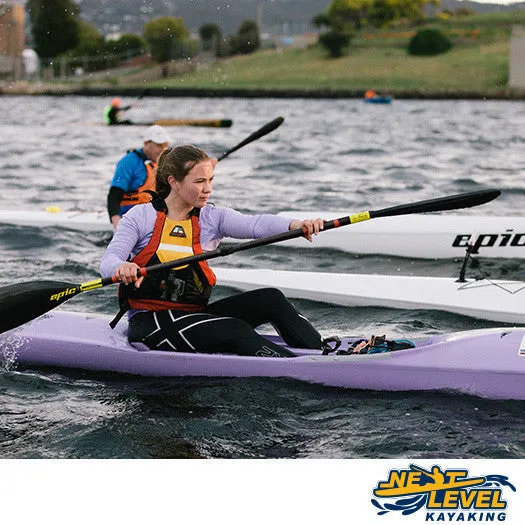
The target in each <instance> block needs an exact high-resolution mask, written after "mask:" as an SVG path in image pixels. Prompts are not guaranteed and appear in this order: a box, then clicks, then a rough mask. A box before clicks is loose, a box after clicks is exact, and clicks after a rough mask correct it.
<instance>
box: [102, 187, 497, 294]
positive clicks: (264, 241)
mask: <svg viewBox="0 0 525 525" xmlns="http://www.w3.org/2000/svg"><path fill="white" fill-rule="evenodd" d="M500 194H501V192H500V191H499V190H482V191H476V192H470V193H461V194H459V195H452V196H449V197H440V198H438V199H430V200H424V201H418V202H414V203H411V204H401V205H399V206H392V207H390V208H383V209H381V210H375V211H374V210H371V211H363V212H360V213H356V214H353V215H349V216H346V217H340V218H339V219H333V220H331V221H325V222H324V224H323V230H321V231H328V230H333V229H335V228H340V227H341V226H348V225H349V224H355V223H357V222H363V221H367V220H369V219H374V218H379V217H390V216H395V215H411V214H414V213H428V212H436V211H446V210H453V209H458V208H469V207H471V206H478V205H480V204H485V203H487V202H490V201H491V200H493V199H495V198H496V197H498V196H499V195H500ZM304 234H305V232H304V230H303V229H302V228H297V229H295V230H290V231H287V232H283V233H278V234H276V235H270V236H267V237H261V238H260V239H255V240H253V241H248V242H245V243H242V244H239V245H237V246H228V247H223V248H217V249H216V250H211V251H209V252H204V253H200V254H197V255H191V256H190V257H184V258H182V259H178V260H176V261H168V262H166V263H161V264H155V265H152V266H148V267H147V268H141V269H140V270H139V271H138V272H137V276H138V277H145V276H147V275H150V274H151V273H153V272H158V271H162V270H166V269H169V268H178V267H180V266H185V265H187V264H190V263H194V262H199V261H204V260H210V259H216V258H218V257H225V256H227V255H231V254H232V253H237V252H242V251H245V250H251V249H252V248H258V247H259V246H267V245H268V244H275V243H277V242H282V241H288V240H290V239H296V238H298V237H303V236H304ZM100 281H101V286H106V285H108V284H114V283H116V282H118V281H117V280H116V279H115V277H106V278H104V279H101V280H100Z"/></svg>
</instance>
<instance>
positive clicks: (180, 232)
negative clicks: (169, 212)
mask: <svg viewBox="0 0 525 525" xmlns="http://www.w3.org/2000/svg"><path fill="white" fill-rule="evenodd" d="M170 237H186V232H185V231H184V228H183V227H182V226H181V225H180V224H177V226H175V227H174V228H173V230H171V233H170Z"/></svg>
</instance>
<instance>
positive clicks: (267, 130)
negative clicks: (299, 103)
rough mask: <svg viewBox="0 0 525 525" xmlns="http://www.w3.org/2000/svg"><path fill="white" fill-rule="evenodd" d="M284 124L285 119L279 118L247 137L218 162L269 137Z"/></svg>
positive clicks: (224, 154)
mask: <svg viewBox="0 0 525 525" xmlns="http://www.w3.org/2000/svg"><path fill="white" fill-rule="evenodd" d="M283 122H284V117H277V118H276V119H274V120H272V121H271V122H268V123H267V124H265V125H264V126H263V127H262V128H260V129H258V130H257V131H254V132H253V133H252V134H251V135H249V136H248V137H246V138H245V139H244V140H243V141H242V142H239V144H237V146H234V147H233V148H231V149H229V150H228V151H226V152H225V153H223V154H222V155H221V156H220V157H219V158H218V159H217V160H222V159H225V158H226V157H227V156H228V155H231V154H232V153H233V152H234V151H237V150H238V149H240V148H242V147H243V146H246V144H249V143H250V142H253V141H254V140H257V139H260V138H261V137H264V136H265V135H268V133H271V132H272V131H273V130H274V129H277V128H278V127H279V126H280V125H281V124H282V123H283Z"/></svg>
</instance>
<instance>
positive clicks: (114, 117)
mask: <svg viewBox="0 0 525 525" xmlns="http://www.w3.org/2000/svg"><path fill="white" fill-rule="evenodd" d="M132 107H133V104H130V105H129V106H122V105H121V103H120V98H118V97H115V98H114V99H113V100H112V101H111V104H110V105H109V106H106V107H105V108H104V121H105V122H106V124H108V125H109V126H114V125H120V124H126V125H133V122H132V121H131V120H121V119H120V114H121V113H123V112H124V111H127V110H128V109H131V108H132Z"/></svg>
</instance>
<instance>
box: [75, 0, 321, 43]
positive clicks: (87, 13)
mask: <svg viewBox="0 0 525 525" xmlns="http://www.w3.org/2000/svg"><path fill="white" fill-rule="evenodd" d="M76 2H77V3H78V4H79V6H80V13H81V17H82V18H83V19H85V20H87V21H88V22H90V23H91V24H93V25H94V26H95V27H97V28H98V29H99V31H101V32H102V33H103V34H108V33H116V32H132V33H142V31H143V29H144V24H145V23H146V22H147V21H149V20H152V19H154V18H158V17H160V16H180V17H182V18H183V20H184V22H185V24H186V26H187V27H188V28H189V29H190V30H191V31H194V32H197V31H198V29H199V27H200V26H201V25H202V24H205V23H214V24H217V25H218V26H219V27H220V28H221V30H222V32H223V34H225V35H229V34H232V33H236V32H237V30H238V29H239V26H240V25H241V23H242V22H243V21H244V20H248V19H251V20H260V19H262V29H263V32H269V33H271V34H295V33H303V32H307V31H311V30H312V25H311V22H312V18H313V17H314V16H315V15H316V14H318V13H321V12H323V11H325V10H326V8H327V7H328V5H329V4H330V0H213V1H210V0H170V1H169V2H166V1H165V0H148V2H147V3H145V2H143V0H126V1H125V2H122V1H115V0H76ZM259 5H260V6H261V8H260V11H259V12H258V6H259Z"/></svg>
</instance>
